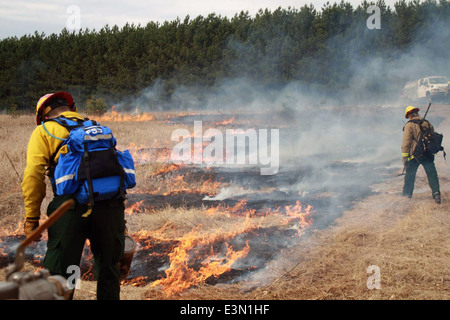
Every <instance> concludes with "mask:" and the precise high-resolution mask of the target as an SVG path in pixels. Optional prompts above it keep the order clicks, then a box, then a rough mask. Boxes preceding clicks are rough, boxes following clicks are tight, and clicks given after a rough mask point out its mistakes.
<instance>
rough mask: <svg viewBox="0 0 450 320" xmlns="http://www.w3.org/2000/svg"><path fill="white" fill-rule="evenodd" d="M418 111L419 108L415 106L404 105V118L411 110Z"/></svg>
mask: <svg viewBox="0 0 450 320" xmlns="http://www.w3.org/2000/svg"><path fill="white" fill-rule="evenodd" d="M419 111H420V109H419V108H416V107H413V106H407V107H406V110H405V118H408V115H409V114H410V113H411V112H419Z"/></svg>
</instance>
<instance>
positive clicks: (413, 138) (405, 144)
mask: <svg viewBox="0 0 450 320" xmlns="http://www.w3.org/2000/svg"><path fill="white" fill-rule="evenodd" d="M419 111H420V110H419V108H415V107H413V106H408V107H407V108H406V110H405V118H406V119H409V120H410V121H408V122H407V123H406V125H405V127H404V128H403V140H402V159H403V165H404V166H405V168H406V172H405V181H404V184H403V192H402V195H403V196H406V197H409V198H411V197H412V194H413V190H414V183H415V180H416V173H417V169H418V168H419V165H422V166H423V167H424V169H425V172H426V174H427V178H428V184H429V185H430V188H431V191H432V197H433V199H434V201H435V202H436V203H438V204H440V203H441V192H440V190H439V179H438V174H437V171H436V167H435V165H434V155H433V154H425V155H424V156H423V157H421V159H415V158H414V155H413V154H414V150H415V148H416V146H417V141H419V138H420V132H421V125H420V124H419V123H417V122H420V121H421V120H423V118H422V117H420V116H419ZM411 120H413V121H411ZM414 121H416V122H414ZM422 126H423V127H424V128H428V127H429V128H430V129H431V130H432V131H434V128H433V125H432V124H430V123H429V122H428V121H423V122H422Z"/></svg>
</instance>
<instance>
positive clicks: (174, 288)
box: [151, 220, 258, 296]
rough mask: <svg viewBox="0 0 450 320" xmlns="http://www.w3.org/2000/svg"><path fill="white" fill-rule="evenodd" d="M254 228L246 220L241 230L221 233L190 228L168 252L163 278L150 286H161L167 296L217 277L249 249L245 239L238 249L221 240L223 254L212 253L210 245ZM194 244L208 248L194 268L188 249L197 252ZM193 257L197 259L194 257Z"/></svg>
mask: <svg viewBox="0 0 450 320" xmlns="http://www.w3.org/2000/svg"><path fill="white" fill-rule="evenodd" d="M246 221H247V220H246ZM257 227H258V226H249V225H248V222H246V223H244V224H243V227H242V228H241V229H239V230H237V231H233V232H229V233H228V234H221V235H219V234H206V233H205V232H202V230H201V226H200V227H198V228H196V229H194V230H192V231H191V232H189V233H187V234H185V235H184V236H183V237H181V238H180V239H179V243H180V244H179V245H178V246H176V247H175V248H174V250H173V251H172V252H171V253H170V254H169V258H170V267H169V268H168V269H167V270H165V274H166V277H165V278H162V279H159V280H156V281H155V282H153V283H152V285H151V286H152V287H157V286H161V287H162V289H163V291H164V293H165V294H166V295H168V296H171V295H174V294H177V293H180V292H183V291H185V290H186V289H188V288H190V287H192V286H195V285H198V284H200V283H203V282H205V281H206V280H207V279H208V278H210V277H217V276H219V275H221V274H223V273H225V272H227V271H229V270H231V267H232V265H233V264H234V263H235V262H236V261H237V260H238V259H241V258H243V257H245V256H247V255H248V253H249V252H250V246H249V244H248V242H246V245H245V247H244V248H242V249H241V250H234V249H233V248H232V247H231V246H230V245H229V244H228V243H225V246H226V253H224V254H221V253H220V252H219V253H216V252H214V249H213V247H212V245H213V244H214V243H216V242H218V241H220V240H228V239H231V238H233V237H234V236H235V235H236V234H240V233H242V232H244V231H246V230H247V231H248V230H251V229H252V228H257ZM198 247H203V248H204V247H209V252H210V255H208V256H206V257H204V258H200V259H201V261H200V265H201V267H200V268H199V269H198V270H196V268H194V267H193V266H192V265H191V263H192V261H191V260H192V256H193V255H192V254H191V251H195V250H196V248H197V251H198ZM194 256H195V255H194ZM196 258H197V259H199V258H198V256H197V257H196Z"/></svg>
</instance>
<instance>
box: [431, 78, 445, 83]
mask: <svg viewBox="0 0 450 320" xmlns="http://www.w3.org/2000/svg"><path fill="white" fill-rule="evenodd" d="M447 82H448V80H447V79H446V78H430V83H431V84H446V83H447Z"/></svg>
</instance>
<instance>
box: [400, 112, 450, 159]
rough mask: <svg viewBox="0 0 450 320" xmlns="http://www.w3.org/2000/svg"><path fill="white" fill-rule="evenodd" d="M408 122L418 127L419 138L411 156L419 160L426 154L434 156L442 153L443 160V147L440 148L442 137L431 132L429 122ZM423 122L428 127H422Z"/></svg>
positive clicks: (423, 120)
mask: <svg viewBox="0 0 450 320" xmlns="http://www.w3.org/2000/svg"><path fill="white" fill-rule="evenodd" d="M408 122H413V123H416V124H418V125H419V126H420V136H419V140H418V141H416V142H417V146H416V148H415V149H414V153H413V156H414V158H416V159H417V160H420V159H421V158H422V157H423V156H425V155H427V154H432V155H435V154H436V153H438V152H439V151H442V152H443V153H444V158H445V156H446V153H445V151H444V147H443V146H442V140H443V138H444V136H443V135H442V134H441V133H437V132H435V131H432V130H431V126H430V124H429V122H428V121H427V120H425V119H422V120H409V121H408ZM424 122H427V123H428V126H425V127H424V126H423V125H422V124H423V123H424Z"/></svg>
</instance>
